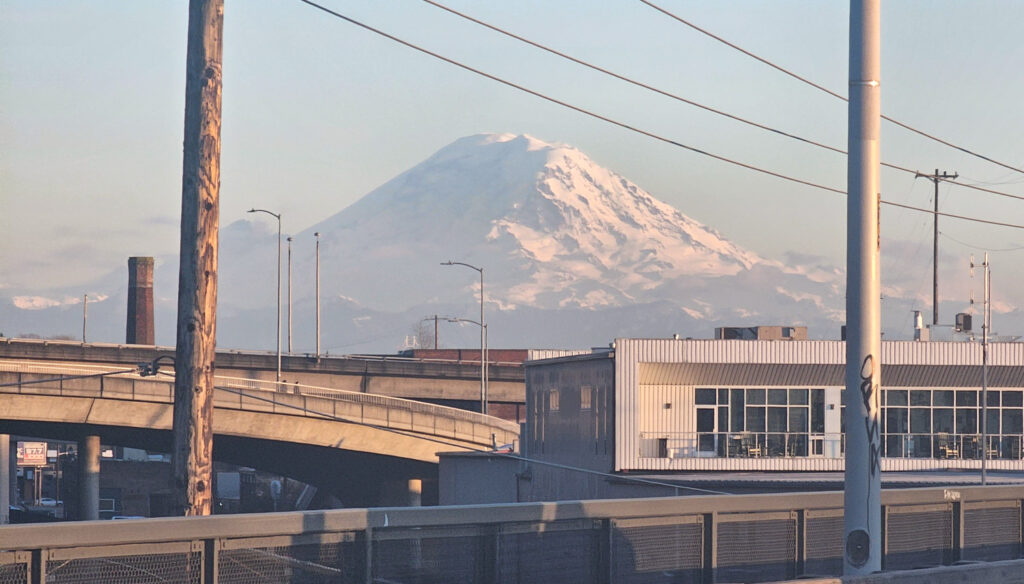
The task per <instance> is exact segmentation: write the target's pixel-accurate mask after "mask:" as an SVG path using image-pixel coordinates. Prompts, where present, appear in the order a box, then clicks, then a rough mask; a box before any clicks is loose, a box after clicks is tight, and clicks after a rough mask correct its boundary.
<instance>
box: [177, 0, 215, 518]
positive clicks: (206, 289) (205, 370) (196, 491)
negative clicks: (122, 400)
mask: <svg viewBox="0 0 1024 584" xmlns="http://www.w3.org/2000/svg"><path fill="white" fill-rule="evenodd" d="M223 30H224V0H190V2H189V13H188V56H187V60H186V73H185V143H184V163H183V170H182V181H181V257H180V268H179V271H178V333H177V351H176V358H175V363H174V373H175V381H174V451H173V453H172V462H173V476H174V479H173V480H174V491H175V504H176V507H177V511H178V513H180V514H183V515H209V514H210V512H211V508H212V500H213V492H212V478H213V366H214V363H213V360H214V350H215V340H216V328H217V327H216V325H217V229H218V226H219V214H220V112H221V52H222V44H223V43H222V35H223Z"/></svg>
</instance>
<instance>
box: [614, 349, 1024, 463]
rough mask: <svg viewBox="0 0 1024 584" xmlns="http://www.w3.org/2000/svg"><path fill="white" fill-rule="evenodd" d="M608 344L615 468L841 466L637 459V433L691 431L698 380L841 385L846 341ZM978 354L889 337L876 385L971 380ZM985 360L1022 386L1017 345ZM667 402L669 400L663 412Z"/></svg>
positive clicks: (996, 382)
mask: <svg viewBox="0 0 1024 584" xmlns="http://www.w3.org/2000/svg"><path fill="white" fill-rule="evenodd" d="M614 346H615V351H614V356H615V405H616V408H615V432H616V445H615V462H614V465H615V470H616V471H621V470H624V469H629V470H634V469H636V470H780V471H785V470H806V471H819V470H820V471H838V470H842V467H843V459H842V458H813V457H807V458H796V457H794V458H754V459H750V458H745V459H737V458H734V459H727V458H717V457H708V458H700V457H692V458H659V457H653V458H652V457H649V456H641V440H640V434H641V432H655V431H657V432H669V433H692V432H694V431H695V430H696V423H695V417H696V411H695V407H694V404H693V388H694V387H695V385H707V386H709V387H726V386H733V387H744V386H746V387H772V386H775V387H799V386H805V385H813V386H818V387H822V386H825V387H829V386H837V385H838V386H841V385H842V375H841V372H842V370H843V367H844V364H845V361H846V344H845V343H844V342H842V341H749V340H682V339H679V340H677V339H617V340H616V341H615V345H614ZM981 361H982V355H981V345H980V344H979V343H964V342H915V341H886V342H883V343H882V363H883V379H882V383H883V387H885V386H902V387H934V388H938V387H951V388H952V387H971V386H976V385H980V375H979V374H980V366H981ZM989 364H990V365H991V366H992V368H991V369H990V386H992V387H1022V386H1024V343H992V344H990V345H989ZM744 365H746V367H744ZM886 373H888V380H889V383H886V380H887V378H886ZM819 378H820V379H819ZM976 378H977V379H976ZM641 384H642V385H641ZM890 384H891V385H890ZM665 403H672V404H673V406H672V407H671V408H670V409H668V410H666V409H665V408H664V404H665ZM677 403H678V406H677V405H676V404H677ZM973 462H977V461H973ZM992 462H993V463H994V464H993V466H992V468H1007V469H1009V468H1013V469H1021V470H1024V462H1021V461H992ZM979 464H980V463H979ZM970 465H971V461H962V460H960V461H943V460H931V459H883V468H884V469H885V470H922V469H928V468H946V467H954V468H970Z"/></svg>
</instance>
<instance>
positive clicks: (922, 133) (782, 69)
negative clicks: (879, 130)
mask: <svg viewBox="0 0 1024 584" xmlns="http://www.w3.org/2000/svg"><path fill="white" fill-rule="evenodd" d="M640 2H643V3H644V4H646V5H648V6H650V7H651V8H653V9H655V10H657V11H658V12H661V13H662V14H664V15H666V16H668V17H669V18H672V19H673V20H676V21H678V22H679V23H681V24H685V25H686V26H688V27H690V28H692V29H693V30H696V31H697V32H700V33H701V34H704V35H707V36H709V37H711V38H713V39H715V40H716V41H718V42H720V43H722V44H724V45H726V46H728V47H730V48H733V49H735V50H737V51H739V52H741V53H743V54H744V55H747V56H748V57H751V58H753V59H756V60H757V61H760V62H761V63H764V64H765V65H768V66H769V67H771V68H773V69H775V70H777V71H780V72H782V73H785V74H786V75H789V76H790V77H792V78H794V79H797V80H798V81H801V82H803V83H806V84H807V85H810V86H811V87H814V88H815V89H818V90H820V91H824V92H825V93H827V94H829V95H831V96H832V97H837V98H839V99H841V100H843V101H849V99H848V98H847V97H846V96H843V95H840V94H838V93H836V92H834V91H832V90H831V89H828V88H826V87H824V86H822V85H819V84H817V83H815V82H813V81H811V80H809V79H807V78H805V77H801V76H800V75H797V74H796V73H794V72H792V71H790V70H789V69H786V68H785V67H782V66H781V65H776V64H775V63H773V62H771V61H769V60H768V59H765V58H763V57H760V56H758V55H756V54H754V53H752V52H750V51H748V50H746V49H744V48H742V47H740V46H739V45H736V44H735V43H731V42H729V41H727V40H725V39H724V38H722V37H720V36H718V35H716V34H714V33H712V32H710V31H708V30H706V29H703V28H701V27H699V26H697V25H696V24H694V23H692V22H690V21H688V20H686V19H685V18H683V17H681V16H678V15H676V14H673V13H672V12H669V11H668V10H666V9H664V8H662V7H661V6H658V5H657V4H654V3H653V2H651V1H650V0H640ZM880 117H881V118H882V119H883V120H885V121H887V122H889V123H892V124H895V125H897V126H899V127H901V128H903V129H905V130H909V131H911V132H913V133H915V134H918V135H920V136H923V137H925V138H928V139H930V140H934V141H936V142H938V143H939V144H943V145H945V146H949V147H950V148H953V149H955V150H959V151H961V152H963V153H965V154H969V155H971V156H975V157H977V158H980V159H982V160H985V161H988V162H991V163H992V164H995V165H998V166H1001V167H1003V168H1006V169H1009V170H1012V171H1015V172H1019V173H1021V174H1024V170H1022V169H1020V168H1017V167H1016V166H1012V165H1009V164H1005V163H1003V162H999V161H998V160H994V159H992V158H989V157H988V156H985V155H983V154H979V153H977V152H974V151H972V150H969V149H967V148H964V147H962V146H957V145H956V144H953V143H952V142H949V141H947V140H943V139H942V138H939V137H937V136H934V135H932V134H929V133H927V132H925V131H923V130H918V129H917V128H914V127H913V126H910V125H908V124H905V123H903V122H901V121H899V120H896V119H893V118H891V117H889V116H886V115H881V116H880Z"/></svg>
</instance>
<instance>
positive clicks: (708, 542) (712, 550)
mask: <svg viewBox="0 0 1024 584" xmlns="http://www.w3.org/2000/svg"><path fill="white" fill-rule="evenodd" d="M717 519H718V513H717V512H711V513H705V514H704V537H703V538H702V541H703V544H704V545H703V546H701V547H702V548H703V553H704V561H703V562H702V563H703V565H704V570H703V572H704V573H703V575H702V578H701V581H702V582H703V583H704V584H714V582H715V568H717V567H718V521H717Z"/></svg>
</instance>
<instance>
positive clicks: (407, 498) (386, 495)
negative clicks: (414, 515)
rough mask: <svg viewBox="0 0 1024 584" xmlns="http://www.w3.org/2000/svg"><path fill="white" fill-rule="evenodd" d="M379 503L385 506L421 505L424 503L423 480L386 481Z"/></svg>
mask: <svg viewBox="0 0 1024 584" xmlns="http://www.w3.org/2000/svg"><path fill="white" fill-rule="evenodd" d="M379 504H380V505H381V506H383V507H419V506H421V505H422V504H423V481H422V480H420V479H408V480H397V481H386V482H385V483H384V484H383V485H381V492H380V499H379Z"/></svg>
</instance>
